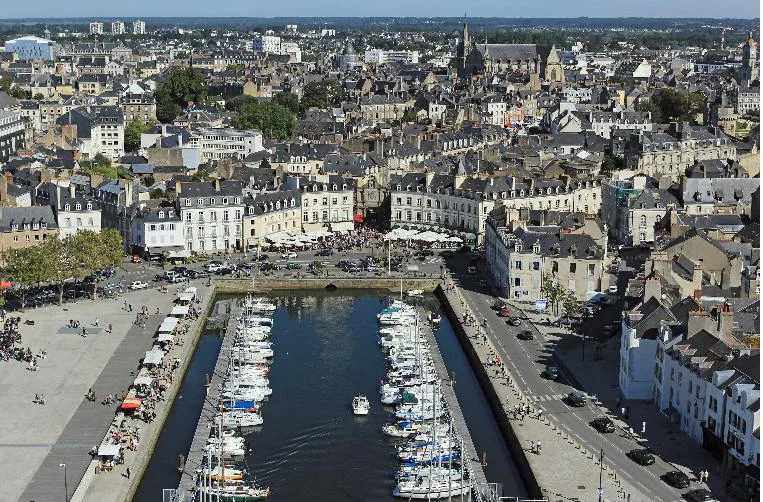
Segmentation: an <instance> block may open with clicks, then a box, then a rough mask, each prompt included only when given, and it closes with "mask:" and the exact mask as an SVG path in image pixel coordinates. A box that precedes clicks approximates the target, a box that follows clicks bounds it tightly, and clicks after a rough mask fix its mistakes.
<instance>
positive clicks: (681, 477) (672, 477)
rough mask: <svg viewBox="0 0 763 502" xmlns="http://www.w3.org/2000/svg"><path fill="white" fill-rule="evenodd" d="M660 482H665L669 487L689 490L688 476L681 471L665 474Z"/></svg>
mask: <svg viewBox="0 0 763 502" xmlns="http://www.w3.org/2000/svg"><path fill="white" fill-rule="evenodd" d="M662 480H663V481H665V482H666V483H667V484H669V485H670V486H672V487H673V488H679V489H680V488H689V484H691V481H690V480H689V476H687V475H686V474H684V473H683V472H681V471H670V472H666V473H665V474H664V475H663V476H662Z"/></svg>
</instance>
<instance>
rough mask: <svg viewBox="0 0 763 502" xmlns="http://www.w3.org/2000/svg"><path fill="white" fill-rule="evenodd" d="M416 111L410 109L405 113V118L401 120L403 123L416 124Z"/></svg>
mask: <svg viewBox="0 0 763 502" xmlns="http://www.w3.org/2000/svg"><path fill="white" fill-rule="evenodd" d="M416 118H417V117H416V110H414V109H413V108H408V109H407V110H406V111H405V113H403V118H402V119H401V121H402V122H416Z"/></svg>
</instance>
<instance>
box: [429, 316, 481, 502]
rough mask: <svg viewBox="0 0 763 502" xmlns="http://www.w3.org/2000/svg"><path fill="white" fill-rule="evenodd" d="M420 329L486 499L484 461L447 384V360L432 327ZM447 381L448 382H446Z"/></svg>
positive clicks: (472, 475)
mask: <svg viewBox="0 0 763 502" xmlns="http://www.w3.org/2000/svg"><path fill="white" fill-rule="evenodd" d="M419 318H420V319H426V313H425V312H424V310H423V309H421V308H420V309H419ZM419 329H420V332H421V334H422V335H423V336H424V338H425V339H426V341H427V343H428V344H429V350H430V353H431V354H432V362H433V363H434V367H435V370H436V371H437V376H438V377H439V379H440V381H441V382H443V385H442V386H441V388H442V394H443V397H444V398H445V402H446V403H447V404H448V410H449V411H450V416H451V419H452V420H453V428H454V429H455V430H456V432H457V433H458V435H459V436H460V437H461V439H462V440H463V450H464V451H462V452H461V458H462V460H464V467H465V468H466V470H467V472H468V473H469V478H470V479H471V480H472V483H473V485H472V486H473V487H474V490H473V491H475V496H476V498H477V500H486V499H487V498H488V497H486V496H485V494H486V492H487V491H488V490H487V487H488V482H487V478H486V477H485V471H484V470H483V469H482V463H481V462H480V458H479V454H478V453H477V449H476V448H475V447H474V441H472V436H471V435H470V434H469V427H468V426H467V425H466V419H465V418H464V414H463V412H462V411H461V406H460V405H459V404H458V398H457V397H456V391H455V389H454V387H453V386H452V385H449V384H447V382H450V375H449V374H448V369H447V368H446V367H445V361H444V360H443V358H442V355H441V354H440V348H439V346H438V345H437V340H436V339H435V337H434V333H433V332H432V328H431V326H430V325H429V324H427V323H425V322H419ZM446 381H447V382H446Z"/></svg>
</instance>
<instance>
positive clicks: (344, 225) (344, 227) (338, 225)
mask: <svg viewBox="0 0 763 502" xmlns="http://www.w3.org/2000/svg"><path fill="white" fill-rule="evenodd" d="M352 230H355V223H354V222H352V221H332V222H331V231H332V232H350V231H352Z"/></svg>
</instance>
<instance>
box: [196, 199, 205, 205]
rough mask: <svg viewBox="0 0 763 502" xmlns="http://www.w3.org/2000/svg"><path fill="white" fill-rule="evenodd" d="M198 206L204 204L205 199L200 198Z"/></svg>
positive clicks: (197, 202)
mask: <svg viewBox="0 0 763 502" xmlns="http://www.w3.org/2000/svg"><path fill="white" fill-rule="evenodd" d="M196 205H197V206H203V205H204V199H199V200H197V201H196Z"/></svg>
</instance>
